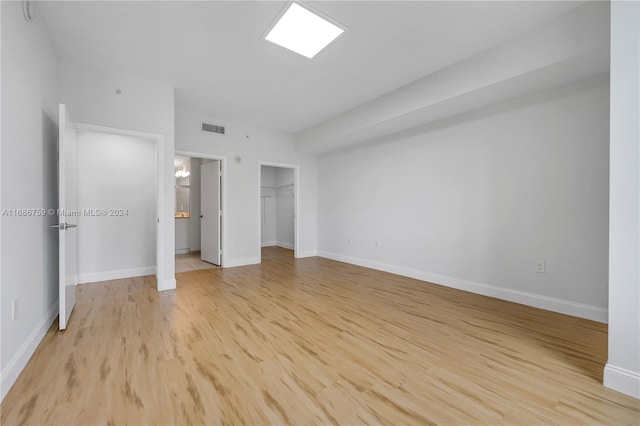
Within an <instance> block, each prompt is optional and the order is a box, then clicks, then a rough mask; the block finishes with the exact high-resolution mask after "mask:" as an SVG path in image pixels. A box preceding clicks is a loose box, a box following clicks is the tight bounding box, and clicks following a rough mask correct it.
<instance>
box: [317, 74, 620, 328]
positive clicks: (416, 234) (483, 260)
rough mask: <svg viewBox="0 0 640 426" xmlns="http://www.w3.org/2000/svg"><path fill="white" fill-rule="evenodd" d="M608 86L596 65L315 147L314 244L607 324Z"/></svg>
mask: <svg viewBox="0 0 640 426" xmlns="http://www.w3.org/2000/svg"><path fill="white" fill-rule="evenodd" d="M608 96H609V91H608V77H607V76H606V75H601V76H598V77H596V78H591V79H588V80H584V81H581V82H579V83H575V84H572V85H569V86H564V87H560V88H557V89H554V90H551V91H547V92H542V93H539V94H536V95H531V96H527V97H525V98H520V99H517V100H514V101H510V102H508V103H504V104H501V105H497V106H494V107H492V108H484V109H482V110H479V111H476V112H474V113H469V114H465V115H462V116H457V117H454V118H451V119H448V120H444V121H441V122H439V123H435V124H432V125H428V126H425V127H423V128H419V129H415V130H412V131H410V132H405V133H404V134H402V135H399V136H396V137H390V138H388V139H387V142H391V143H380V144H378V145H376V146H373V147H369V148H365V149H361V150H353V151H350V152H341V153H335V154H327V155H324V156H322V157H320V159H319V163H318V182H319V187H318V205H319V211H318V216H319V218H318V233H319V251H320V254H321V255H322V256H326V257H330V258H334V259H338V260H345V261H348V262H352V263H357V264H362V265H365V266H370V267H374V268H378V269H383V270H389V271H392V272H396V273H400V274H404V275H409V276H413V277H416V278H419V279H424V280H427V281H432V282H436V283H439V284H444V285H448V286H452V287H457V288H462V289H465V290H470V291H473V292H477V293H481V294H487V295H491V296H495V297H500V298H504V299H507V300H514V301H518V302H521V303H527V304H530V305H534V306H540V307H544V308H547V309H552V310H557V311H561V312H566V313H569V314H572V315H578V316H585V317H589V318H593V319H596V320H600V321H606V308H607V226H608V209H607V200H608V179H607V176H608V125H609V123H608V108H609V102H608ZM349 240H351V244H349ZM376 243H377V245H378V246H377V247H376ZM538 260H543V261H545V262H546V273H544V274H539V273H536V272H535V262H536V261H538Z"/></svg>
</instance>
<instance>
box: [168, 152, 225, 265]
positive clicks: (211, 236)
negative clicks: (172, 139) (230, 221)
mask: <svg viewBox="0 0 640 426" xmlns="http://www.w3.org/2000/svg"><path fill="white" fill-rule="evenodd" d="M223 165H224V159H221V158H206V157H200V156H195V155H190V154H188V153H176V155H175V156H174V168H175V266H176V272H188V271H194V270H200V269H210V268H215V267H217V266H222V265H223V259H224V257H223V255H224V253H223V250H222V245H223V241H224V239H223V229H224V222H223V210H224V203H223V195H224V192H223V189H222V186H223V172H224V166H223Z"/></svg>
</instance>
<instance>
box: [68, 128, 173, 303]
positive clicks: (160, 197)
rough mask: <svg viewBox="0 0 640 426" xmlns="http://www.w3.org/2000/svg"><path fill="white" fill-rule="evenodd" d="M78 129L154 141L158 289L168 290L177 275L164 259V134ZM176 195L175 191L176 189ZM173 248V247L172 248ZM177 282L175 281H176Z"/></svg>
mask: <svg viewBox="0 0 640 426" xmlns="http://www.w3.org/2000/svg"><path fill="white" fill-rule="evenodd" d="M75 125H76V130H81V131H82V130H84V131H89V132H97V133H107V134H111V135H120V136H132V137H137V138H141V139H147V140H149V141H152V142H153V143H154V145H155V149H156V289H157V290H158V291H162V290H168V289H170V288H165V285H164V284H163V283H164V282H165V281H166V280H167V279H171V278H172V279H174V280H175V277H166V276H165V275H166V267H165V264H164V262H163V261H162V254H163V253H164V251H165V249H166V247H167V245H168V239H167V238H166V233H167V228H169V227H168V226H163V223H162V221H161V218H162V217H163V207H164V202H165V191H164V188H163V183H164V176H165V167H164V150H163V147H164V136H162V135H158V134H155V133H146V132H138V131H135V130H125V129H118V128H115V127H105V126H97V125H95V124H87V123H75ZM174 195H175V191H174ZM172 250H173V248H172ZM174 282H175V281H174ZM173 288H175V287H173Z"/></svg>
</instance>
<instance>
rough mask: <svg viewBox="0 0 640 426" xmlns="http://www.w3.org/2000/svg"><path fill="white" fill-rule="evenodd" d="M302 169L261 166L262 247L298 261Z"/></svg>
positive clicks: (267, 164) (268, 164) (289, 166)
mask: <svg viewBox="0 0 640 426" xmlns="http://www.w3.org/2000/svg"><path fill="white" fill-rule="evenodd" d="M297 195H298V166H291V165H283V164H274V163H261V164H260V245H261V247H279V248H281V249H286V250H290V251H291V256H292V257H297V256H296V253H297V235H298V232H297V230H298V226H297V216H298V215H297V205H298V203H297V201H298V197H297Z"/></svg>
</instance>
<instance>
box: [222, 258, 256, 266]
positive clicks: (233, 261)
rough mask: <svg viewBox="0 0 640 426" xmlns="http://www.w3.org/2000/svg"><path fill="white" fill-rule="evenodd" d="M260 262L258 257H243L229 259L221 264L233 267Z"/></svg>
mask: <svg viewBox="0 0 640 426" xmlns="http://www.w3.org/2000/svg"><path fill="white" fill-rule="evenodd" d="M257 263H260V258H259V257H245V258H240V259H229V260H226V261H225V262H224V265H222V266H223V267H224V268H235V267H236V266H246V265H255V264H257Z"/></svg>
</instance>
